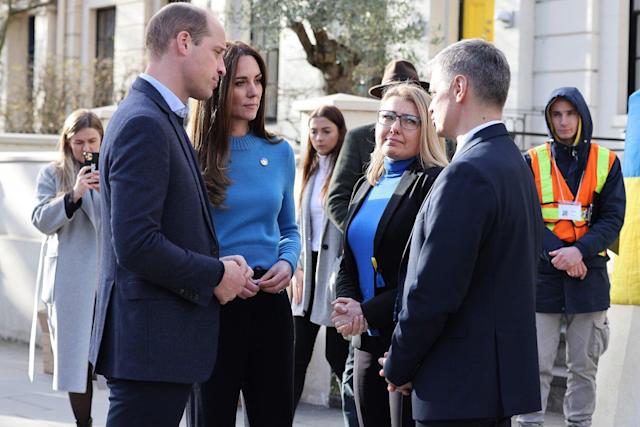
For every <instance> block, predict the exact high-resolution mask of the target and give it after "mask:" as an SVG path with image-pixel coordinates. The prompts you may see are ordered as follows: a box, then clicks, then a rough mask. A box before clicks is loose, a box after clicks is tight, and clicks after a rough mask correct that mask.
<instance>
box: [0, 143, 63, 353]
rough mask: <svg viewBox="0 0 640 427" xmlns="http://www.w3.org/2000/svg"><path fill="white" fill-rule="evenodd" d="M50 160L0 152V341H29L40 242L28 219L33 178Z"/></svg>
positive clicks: (43, 156)
mask: <svg viewBox="0 0 640 427" xmlns="http://www.w3.org/2000/svg"><path fill="white" fill-rule="evenodd" d="M42 143H43V144H46V143H47V141H43V142H42ZM54 157H55V154H54V153H51V152H44V153H0V212H2V214H1V215H0V254H2V256H0V338H10V339H16V340H20V341H25V342H28V340H29V331H30V328H31V314H32V309H33V302H34V291H35V283H36V273H37V267H38V256H39V253H40V243H41V241H42V235H41V234H40V232H38V230H36V229H35V227H33V226H32V225H31V220H30V218H31V211H32V210H33V207H34V206H35V179H36V175H37V173H38V171H39V170H40V168H42V167H43V166H44V165H45V164H47V163H48V162H50V161H51V160H53V159H54Z"/></svg>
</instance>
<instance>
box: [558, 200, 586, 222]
mask: <svg viewBox="0 0 640 427" xmlns="http://www.w3.org/2000/svg"><path fill="white" fill-rule="evenodd" d="M558 219H567V220H570V221H583V220H584V218H583V217H582V205H581V204H580V203H579V202H558Z"/></svg>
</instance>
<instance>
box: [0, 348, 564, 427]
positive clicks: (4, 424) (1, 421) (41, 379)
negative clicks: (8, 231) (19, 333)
mask: <svg viewBox="0 0 640 427" xmlns="http://www.w3.org/2000/svg"><path fill="white" fill-rule="evenodd" d="M37 353H39V352H37ZM28 355H29V348H28V346H27V345H26V344H23V343H16V342H11V341H4V340H0V427H74V426H75V423H74V422H73V414H72V413H71V407H70V406H69V401H68V398H67V394H66V393H63V392H57V391H53V390H52V389H51V379H52V378H51V375H47V374H44V373H42V362H41V360H40V359H39V357H36V375H35V378H34V381H33V383H31V382H30V381H29V377H28V375H27V368H28V360H29V357H28ZM94 385H95V383H94ZM108 396H109V392H108V390H107V389H106V388H102V389H100V388H96V387H94V392H93V410H92V412H93V419H94V423H93V425H94V427H104V426H105V421H106V416H107V411H108V407H109V402H108ZM293 425H294V427H342V426H343V425H344V424H343V421H342V413H341V412H340V410H338V409H335V408H325V407H323V406H316V405H308V404H304V403H303V404H300V406H299V407H298V410H297V411H296V417H295V420H294V423H293ZM513 425H514V426H515V425H516V424H515V423H514V424H513ZM563 425H564V423H563V422H562V417H560V416H558V415H557V414H548V415H547V422H546V423H545V426H546V427H562V426H563ZM236 426H238V427H244V417H243V414H242V409H239V410H238V417H237V422H236ZM180 427H186V423H185V422H184V420H183V421H182V423H181V424H180Z"/></svg>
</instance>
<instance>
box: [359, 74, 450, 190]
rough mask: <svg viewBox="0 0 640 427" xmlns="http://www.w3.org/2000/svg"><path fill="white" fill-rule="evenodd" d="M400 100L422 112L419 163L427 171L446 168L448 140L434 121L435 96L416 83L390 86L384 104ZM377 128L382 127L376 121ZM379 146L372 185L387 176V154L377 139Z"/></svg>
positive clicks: (374, 156)
mask: <svg viewBox="0 0 640 427" xmlns="http://www.w3.org/2000/svg"><path fill="white" fill-rule="evenodd" d="M396 97H397V98H400V99H403V100H405V101H409V102H411V103H412V104H413V105H415V107H416V110H418V116H419V117H420V127H419V129H420V151H419V152H418V161H419V162H420V165H421V166H422V167H423V168H425V169H426V168H430V167H433V166H441V167H445V166H446V165H447V164H448V163H449V162H448V160H447V154H446V150H445V144H444V140H443V139H440V138H438V134H437V133H436V128H435V126H434V125H433V121H432V120H431V114H430V113H429V104H430V103H431V97H430V96H429V94H428V93H427V92H426V91H425V90H424V89H423V88H422V87H420V86H418V85H416V84H413V83H399V84H395V85H393V86H390V87H389V88H388V89H387V90H386V91H385V92H384V95H383V96H382V100H381V101H380V102H381V103H382V102H384V101H386V100H387V99H389V98H396ZM376 126H381V125H380V124H379V123H377V122H376ZM377 136H378V133H377V132H376V146H375V148H374V149H373V153H371V161H370V162H369V166H368V167H367V172H366V176H367V181H369V184H371V185H376V183H377V182H378V181H379V180H380V177H381V176H382V174H383V173H384V153H383V152H382V141H378V140H377Z"/></svg>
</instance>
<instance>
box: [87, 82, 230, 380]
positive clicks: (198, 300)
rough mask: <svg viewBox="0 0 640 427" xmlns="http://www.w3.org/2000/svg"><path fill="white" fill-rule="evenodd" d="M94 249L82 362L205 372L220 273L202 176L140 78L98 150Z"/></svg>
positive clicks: (115, 368) (214, 338)
mask: <svg viewBox="0 0 640 427" xmlns="http://www.w3.org/2000/svg"><path fill="white" fill-rule="evenodd" d="M100 180H101V181H100V182H101V193H102V200H103V203H102V219H103V222H102V248H101V249H102V254H101V272H100V284H99V288H98V296H97V301H96V309H95V320H94V329H93V333H92V339H91V348H90V355H89V357H90V361H91V362H92V363H93V364H94V366H96V370H97V372H99V373H101V374H104V375H105V376H110V377H114V378H120V379H130V380H140V381H165V382H174V383H194V382H199V381H204V380H206V379H207V378H209V376H210V374H211V372H212V370H213V365H214V363H215V356H216V349H217V345H218V316H219V304H218V301H217V299H216V298H215V297H214V296H213V289H214V287H215V286H217V284H218V283H219V282H220V280H221V278H222V275H223V273H224V267H223V265H222V263H221V262H220V261H219V260H218V259H217V256H218V242H217V240H216V235H215V231H214V228H213V223H212V221H211V214H210V211H209V202H208V199H207V193H206V189H205V186H204V182H203V180H202V177H201V175H200V172H199V170H198V167H197V164H196V158H195V153H194V151H193V148H192V147H191V144H190V143H189V139H188V136H187V134H186V133H185V131H184V128H183V127H182V124H181V122H180V119H179V118H178V117H177V116H176V115H175V114H174V113H173V112H172V111H171V110H170V109H169V107H168V105H167V104H166V102H165V101H164V99H163V98H162V96H161V95H160V93H159V92H158V91H157V90H156V89H155V88H154V87H153V86H152V85H150V84H149V83H148V82H146V81H145V80H143V79H140V78H138V79H137V80H136V81H135V82H134V84H133V86H132V88H131V91H130V93H129V95H128V96H127V98H126V99H125V100H124V101H123V102H122V103H121V104H120V106H119V107H118V109H117V110H116V112H115V114H114V115H113V117H112V119H111V121H110V122H109V126H108V128H107V131H106V134H105V137H104V142H103V144H102V147H101V155H100Z"/></svg>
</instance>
